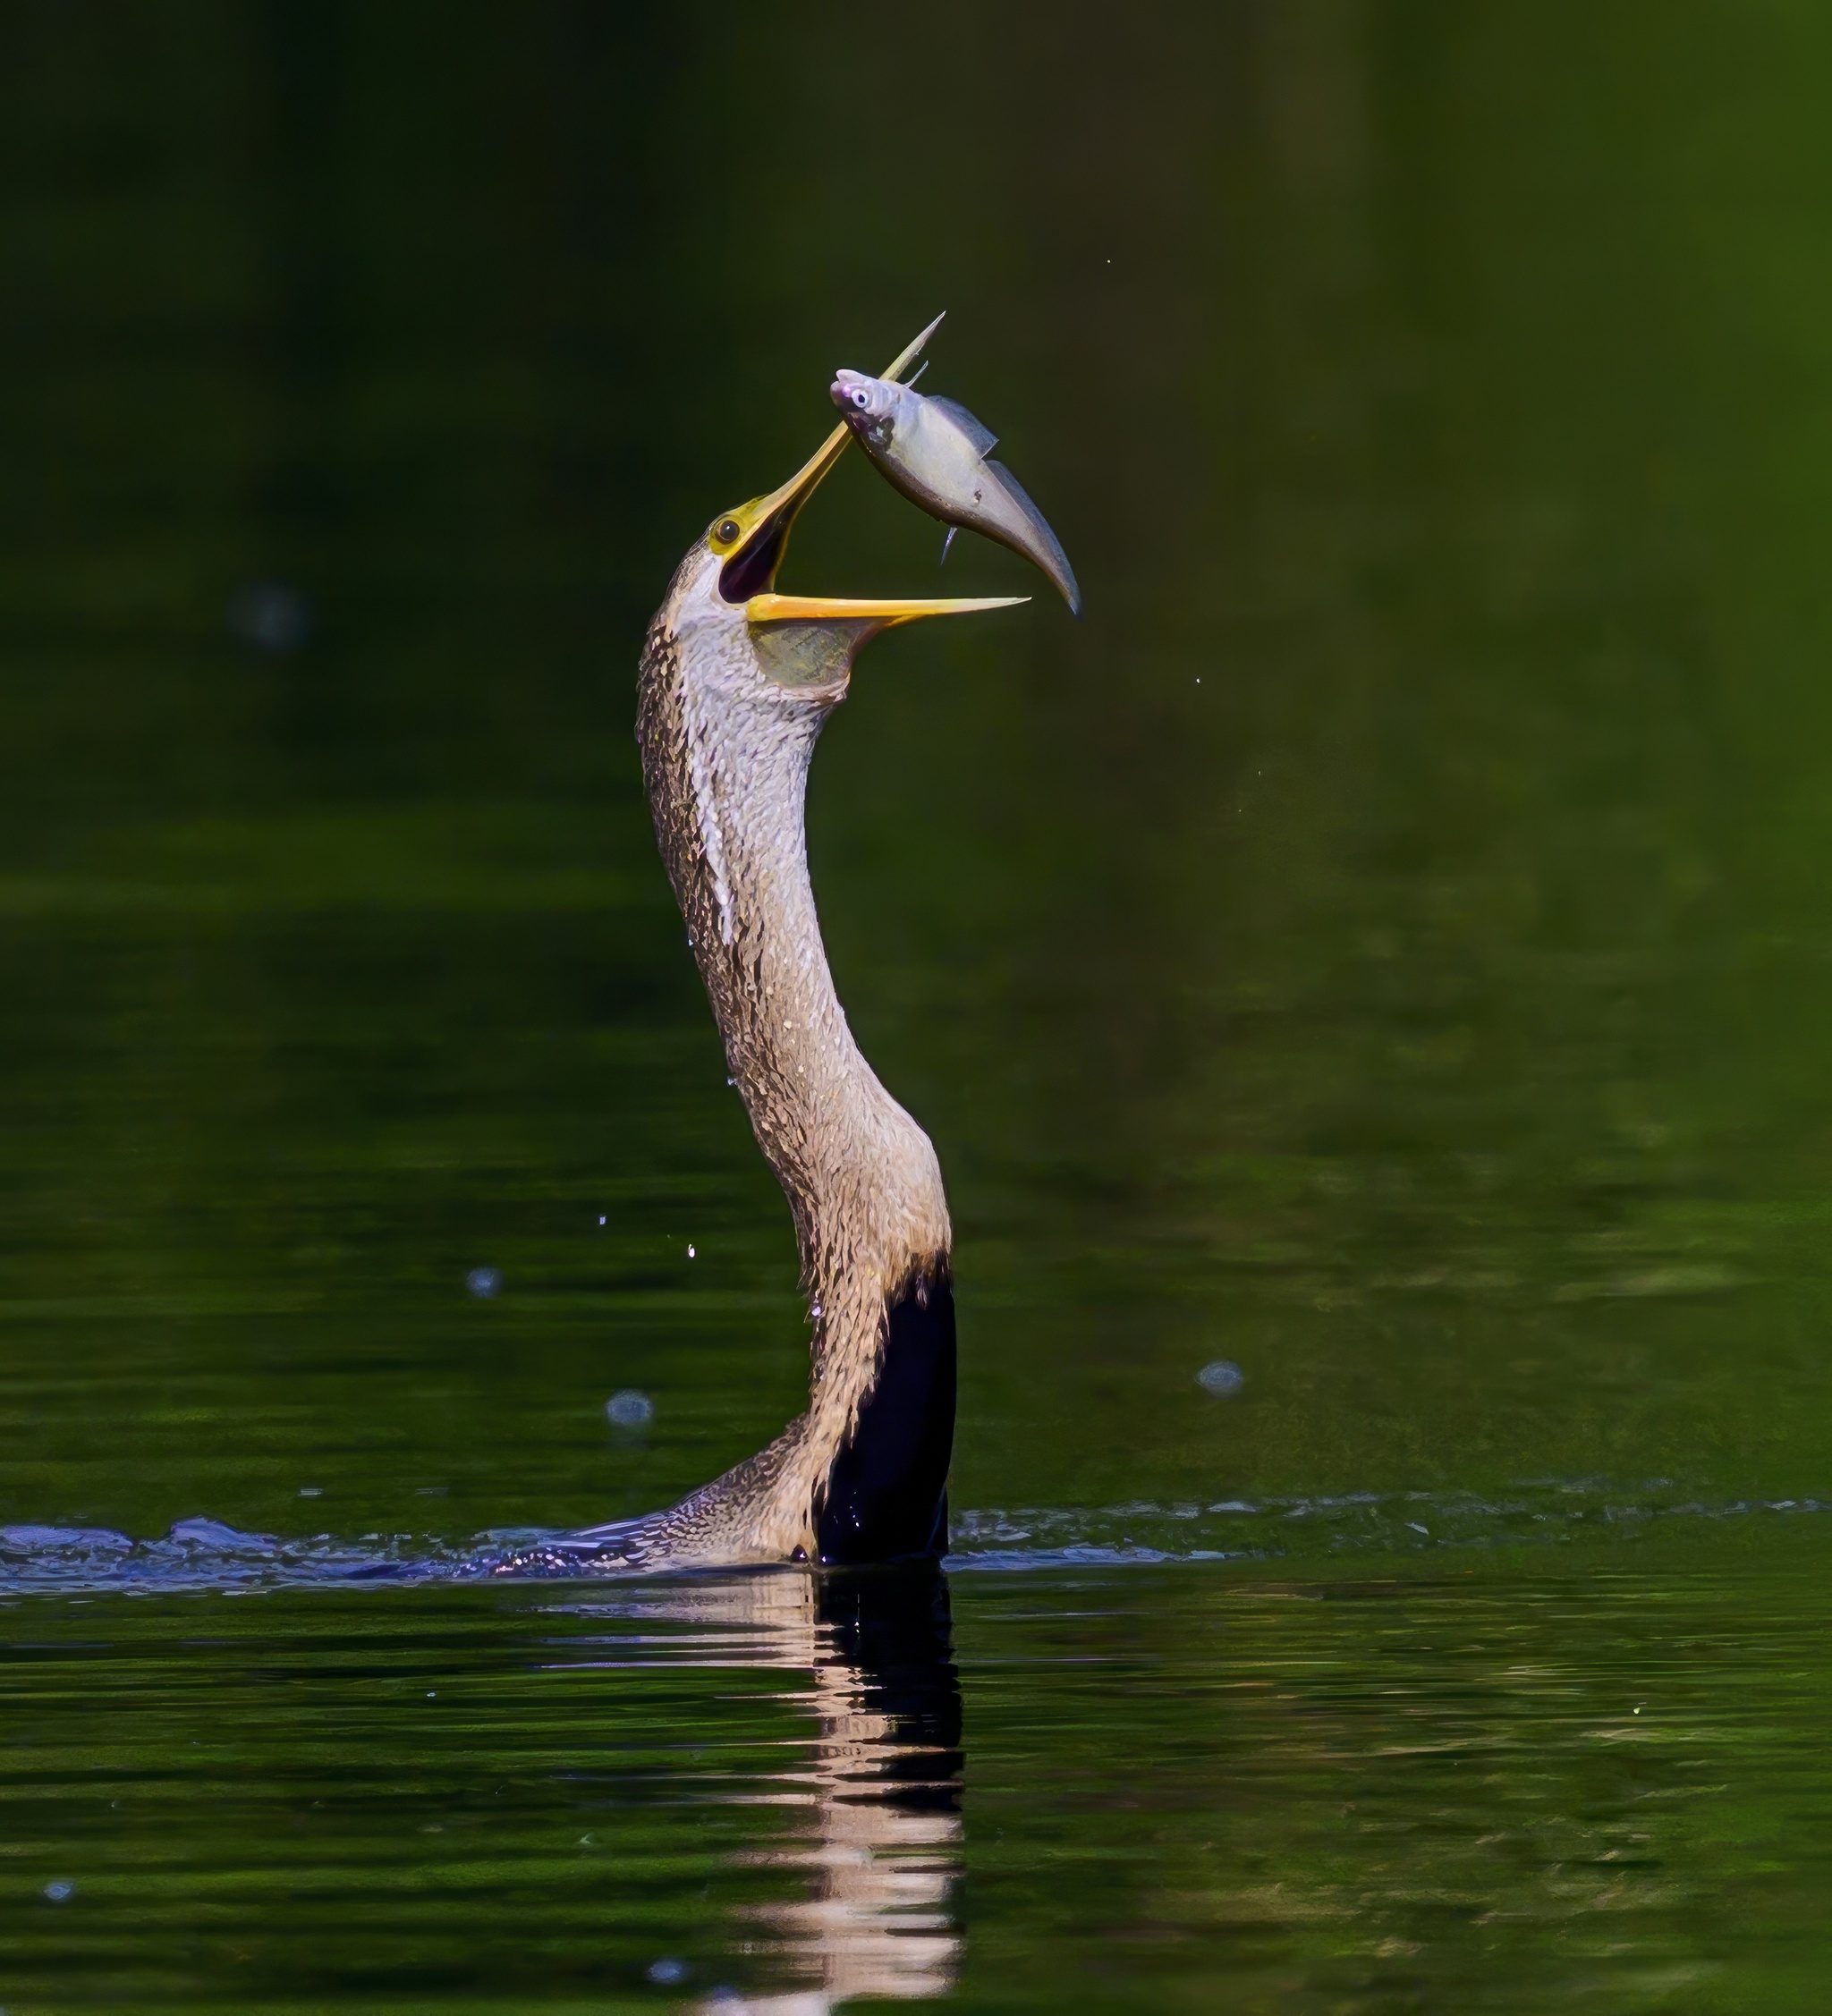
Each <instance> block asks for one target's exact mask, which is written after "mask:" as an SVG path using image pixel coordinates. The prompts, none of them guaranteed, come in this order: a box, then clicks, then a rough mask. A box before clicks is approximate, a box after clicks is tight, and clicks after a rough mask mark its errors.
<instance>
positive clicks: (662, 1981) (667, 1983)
mask: <svg viewBox="0 0 1832 2016" xmlns="http://www.w3.org/2000/svg"><path fill="white" fill-rule="evenodd" d="M686 1978H687V1962H686V1961H684V1960H655V1961H650V1962H649V1979H650V1980H651V1981H653V1982H654V1983H655V1985H656V1986H657V1987H658V1988H672V1987H673V1986H674V1984H675V1983H676V1982H677V1981H684V1980H685V1979H686Z"/></svg>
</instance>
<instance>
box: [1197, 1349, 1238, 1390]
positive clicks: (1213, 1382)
mask: <svg viewBox="0 0 1832 2016" xmlns="http://www.w3.org/2000/svg"><path fill="white" fill-rule="evenodd" d="M1246 1383H1247V1375H1246V1374H1245V1373H1244V1372H1243V1371H1242V1370H1241V1368H1240V1367H1239V1366H1238V1365H1236V1364H1235V1363H1234V1360H1233V1359H1231V1358H1217V1359H1216V1360H1214V1361H1213V1362H1212V1363H1210V1364H1208V1365H1205V1366H1204V1367H1203V1368H1202V1369H1201V1370H1200V1372H1199V1373H1197V1375H1196V1384H1197V1385H1199V1386H1200V1387H1201V1389H1202V1390H1203V1392H1204V1393H1213V1394H1214V1395H1215V1397H1216V1398H1217V1400H1232V1399H1233V1398H1234V1395H1235V1394H1236V1393H1239V1391H1240V1390H1241V1388H1242V1387H1243V1385H1246Z"/></svg>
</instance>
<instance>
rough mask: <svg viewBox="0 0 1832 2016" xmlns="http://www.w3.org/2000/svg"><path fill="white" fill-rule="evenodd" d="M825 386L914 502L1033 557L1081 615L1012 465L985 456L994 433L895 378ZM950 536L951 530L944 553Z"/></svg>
mask: <svg viewBox="0 0 1832 2016" xmlns="http://www.w3.org/2000/svg"><path fill="white" fill-rule="evenodd" d="M933 326H934V325H933V324H931V325H930V327H931V328H932V327H933ZM928 334H929V331H928V330H924V332H923V335H924V336H926V335H928ZM921 341H922V338H921V337H919V338H918V339H917V343H916V344H915V345H913V346H912V351H911V353H910V354H911V355H912V356H913V355H914V353H915V350H916V349H917V348H920V344H921ZM924 368H925V369H926V368H927V367H926V366H925V367H924ZM919 376H920V373H919ZM830 389H831V391H832V394H833V401H834V404H835V406H837V407H838V408H839V409H840V411H841V412H843V413H844V415H845V417H846V424H847V426H848V427H850V428H852V432H853V434H854V435H856V436H858V441H859V445H860V446H861V448H863V449H864V451H865V453H867V454H868V455H869V457H870V458H871V460H872V461H873V462H875V463H876V464H877V465H878V469H879V470H881V471H882V472H883V474H884V475H885V476H886V478H887V479H889V480H890V482H891V483H893V484H894V485H895V487H897V488H898V489H899V490H901V491H902V492H903V495H904V496H906V497H908V498H909V500H910V502H911V503H912V504H917V505H920V508H921V509H922V510H924V511H926V512H928V513H929V516H930V517H931V518H938V519H940V520H941V521H942V523H943V524H944V525H946V526H949V527H950V528H954V527H959V526H962V525H964V526H966V527H967V528H968V529H970V530H971V531H975V532H980V533H983V534H984V535H985V536H986V537H987V538H989V539H997V541H998V543H999V544H1000V545H1001V546H1010V547H1011V549H1012V551H1013V552H1014V553H1022V555H1024V557H1025V558H1026V559H1027V560H1031V561H1034V562H1035V563H1036V564H1037V565H1038V566H1039V567H1040V568H1042V570H1043V571H1044V572H1045V573H1046V574H1047V575H1048V576H1049V578H1050V580H1053V581H1054V582H1055V583H1056V586H1057V588H1059V589H1061V590H1062V594H1063V599H1064V601H1065V602H1066V603H1067V604H1068V606H1069V607H1070V608H1071V609H1072V610H1073V612H1074V614H1076V615H1078V616H1079V615H1080V614H1081V589H1079V588H1078V587H1076V585H1075V574H1074V570H1073V568H1072V567H1071V566H1070V565H1069V562H1068V555H1066V554H1064V551H1063V549H1062V542H1061V541H1060V540H1059V539H1058V538H1056V534H1055V533H1054V532H1052V531H1051V530H1050V529H1049V523H1048V521H1047V519H1046V518H1045V517H1044V515H1043V513H1042V512H1040V511H1039V510H1038V508H1037V506H1036V505H1035V504H1032V503H1031V500H1030V498H1029V497H1027V496H1025V495H1024V491H1023V487H1022V485H1021V484H1020V483H1019V481H1018V479H1017V478H1016V477H1014V475H1013V474H1012V472H1011V470H1008V469H1007V468H1006V467H1005V464H1004V463H1003V462H990V461H988V455H989V453H990V452H991V450H992V448H993V446H994V445H995V443H996V440H997V436H995V435H994V434H993V432H992V430H991V429H990V428H988V427H986V426H985V425H983V424H982V423H981V422H980V421H979V420H977V419H974V417H973V415H972V414H971V413H970V412H969V411H967V409H966V408H965V407H964V406H960V405H956V404H955V402H954V401H953V400H952V399H928V398H924V396H923V395H922V394H920V392H917V391H915V390H914V389H913V388H912V385H899V384H897V383H896V381H895V379H894V378H872V377H867V376H866V375H865V373H864V372H863V371H842V372H840V373H839V375H838V376H837V377H835V379H834V382H833V385H832V386H831V388H830ZM953 543H954V531H953V530H952V529H951V530H950V531H949V533H948V536H947V539H946V542H945V543H944V544H943V546H942V549H941V551H942V558H943V559H944V560H946V558H947V551H948V546H951V545H952V544H953Z"/></svg>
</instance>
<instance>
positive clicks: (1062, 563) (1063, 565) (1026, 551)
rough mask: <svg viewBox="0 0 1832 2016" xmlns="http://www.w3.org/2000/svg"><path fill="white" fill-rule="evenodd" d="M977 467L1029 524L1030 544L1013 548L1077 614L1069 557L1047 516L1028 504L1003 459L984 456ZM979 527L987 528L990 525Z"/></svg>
mask: <svg viewBox="0 0 1832 2016" xmlns="http://www.w3.org/2000/svg"><path fill="white" fill-rule="evenodd" d="M980 467H981V468H982V469H987V470H991V472H992V474H993V475H994V476H996V477H997V479H998V484H999V487H1000V488H1001V489H1002V490H1003V491H1004V492H1005V495H1006V496H1008V497H1009V498H1010V499H1011V501H1012V502H1013V503H1014V504H1016V505H1017V507H1018V509H1019V510H1020V511H1021V512H1022V513H1023V514H1024V517H1025V519H1026V521H1028V523H1029V525H1030V528H1031V534H1032V537H1033V539H1034V544H1030V545H1024V546H1016V547H1014V550H1015V551H1017V552H1020V553H1022V554H1023V555H1024V556H1025V557H1026V558H1027V559H1029V560H1032V561H1034V562H1035V563H1037V565H1038V566H1039V567H1041V568H1042V570H1043V571H1044V572H1045V573H1046V574H1047V575H1048V576H1049V578H1050V580H1053V581H1054V582H1055V583H1056V587H1057V589H1060V591H1061V593H1062V598H1063V600H1064V602H1066V603H1067V604H1068V606H1069V614H1071V615H1072V616H1079V615H1080V614H1081V587H1080V585H1079V584H1078V583H1077V581H1076V580H1075V570H1074V569H1073V567H1071V566H1070V565H1069V556H1068V555H1067V554H1065V553H1064V551H1063V543H1062V541H1061V540H1060V539H1059V538H1056V534H1055V533H1054V532H1053V531H1052V530H1051V529H1050V527H1049V521H1048V519H1047V518H1046V517H1045V516H1044V515H1043V513H1042V512H1040V511H1039V510H1038V508H1037V506H1036V505H1035V504H1032V503H1031V498H1030V495H1029V493H1028V492H1027V491H1026V490H1025V488H1024V486H1023V485H1022V483H1020V482H1019V480H1018V479H1017V478H1016V477H1015V476H1014V475H1013V474H1012V472H1011V470H1008V469H1007V468H1006V467H1005V464H1004V463H1003V462H994V461H993V460H992V459H991V458H990V457H988V459H987V460H986V461H985V462H982V463H981V464H980ZM980 529H982V530H988V529H990V528H988V527H981V528H980ZM1007 543H1008V544H1009V543H1010V542H1009V541H1008V542H1007Z"/></svg>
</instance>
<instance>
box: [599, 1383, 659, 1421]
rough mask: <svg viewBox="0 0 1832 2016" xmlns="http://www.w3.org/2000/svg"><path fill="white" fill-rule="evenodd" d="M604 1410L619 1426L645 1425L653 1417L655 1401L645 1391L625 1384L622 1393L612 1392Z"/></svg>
mask: <svg viewBox="0 0 1832 2016" xmlns="http://www.w3.org/2000/svg"><path fill="white" fill-rule="evenodd" d="M605 1412H606V1414H608V1415H609V1416H610V1418H611V1419H612V1420H614V1421H615V1423H616V1424H617V1426H618V1427H620V1428H640V1427H648V1426H649V1422H651V1421H652V1420H653V1419H655V1402H653V1401H652V1400H651V1399H650V1398H649V1395H648V1394H647V1393H638V1392H637V1390H636V1388H635V1387H634V1386H625V1387H624V1388H623V1392H622V1393H613V1394H612V1395H611V1397H610V1398H609V1399H608V1400H607V1401H606V1402H605Z"/></svg>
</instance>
